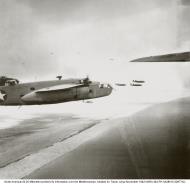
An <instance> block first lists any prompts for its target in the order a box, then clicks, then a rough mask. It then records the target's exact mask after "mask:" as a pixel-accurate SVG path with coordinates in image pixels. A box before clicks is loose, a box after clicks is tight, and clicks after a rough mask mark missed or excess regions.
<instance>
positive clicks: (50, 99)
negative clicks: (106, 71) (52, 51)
mask: <svg viewBox="0 0 190 184" xmlns="http://www.w3.org/2000/svg"><path fill="white" fill-rule="evenodd" d="M80 81H81V79H67V80H52V81H41V82H31V83H21V84H15V85H11V86H0V98H1V101H0V105H42V104H54V103H62V102H69V101H77V100H85V99H92V98H98V97H103V96H108V95H110V94H111V92H112V88H111V86H109V85H108V86H107V87H105V86H103V85H101V84H100V83H99V82H90V83H88V84H81V83H80ZM68 84H73V85H76V87H72V88H68V89H66V90H64V91H63V90H54V91H53V92H52V91H47V92H44V93H42V94H41V93H40V94H38V93H37V91H39V90H40V89H44V88H50V87H53V86H58V85H63V86H64V85H68ZM80 84H81V85H80Z"/></svg>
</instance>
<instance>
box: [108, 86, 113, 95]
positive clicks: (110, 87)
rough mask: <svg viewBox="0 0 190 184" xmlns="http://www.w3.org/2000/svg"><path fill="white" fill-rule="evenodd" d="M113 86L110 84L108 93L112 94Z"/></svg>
mask: <svg viewBox="0 0 190 184" xmlns="http://www.w3.org/2000/svg"><path fill="white" fill-rule="evenodd" d="M112 90H113V87H112V86H111V85H110V84H108V95H110V94H111V93H112Z"/></svg>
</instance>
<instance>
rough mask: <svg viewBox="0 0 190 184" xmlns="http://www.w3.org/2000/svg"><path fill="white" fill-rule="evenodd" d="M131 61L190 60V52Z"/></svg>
mask: <svg viewBox="0 0 190 184" xmlns="http://www.w3.org/2000/svg"><path fill="white" fill-rule="evenodd" d="M130 62H190V52H181V53H172V54H165V55H158V56H150V57H143V58H139V59H134V60H131V61H130Z"/></svg>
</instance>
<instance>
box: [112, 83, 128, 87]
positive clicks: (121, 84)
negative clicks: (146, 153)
mask: <svg viewBox="0 0 190 184" xmlns="http://www.w3.org/2000/svg"><path fill="white" fill-rule="evenodd" d="M115 85H116V86H126V84H124V83H115Z"/></svg>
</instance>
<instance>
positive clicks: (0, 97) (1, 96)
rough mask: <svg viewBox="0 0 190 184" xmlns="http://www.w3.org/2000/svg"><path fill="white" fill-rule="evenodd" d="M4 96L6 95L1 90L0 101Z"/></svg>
mask: <svg viewBox="0 0 190 184" xmlns="http://www.w3.org/2000/svg"><path fill="white" fill-rule="evenodd" d="M5 96H6V94H4V93H2V91H0V101H4V100H5Z"/></svg>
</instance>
